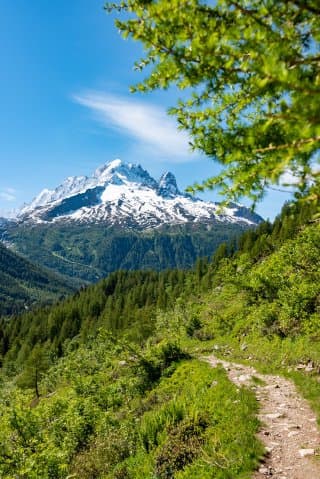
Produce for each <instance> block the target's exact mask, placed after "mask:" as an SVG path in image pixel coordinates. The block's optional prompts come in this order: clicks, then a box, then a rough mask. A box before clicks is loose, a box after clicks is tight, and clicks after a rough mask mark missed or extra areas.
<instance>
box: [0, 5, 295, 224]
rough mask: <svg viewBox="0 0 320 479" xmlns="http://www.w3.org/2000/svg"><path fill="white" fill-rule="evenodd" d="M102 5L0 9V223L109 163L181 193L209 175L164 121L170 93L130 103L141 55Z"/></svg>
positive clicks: (269, 207) (203, 161) (270, 200)
mask: <svg viewBox="0 0 320 479" xmlns="http://www.w3.org/2000/svg"><path fill="white" fill-rule="evenodd" d="M103 4H104V2H103V0H67V1H66V0H55V1H53V2H49V1H43V0H32V1H31V2H30V0H14V1H12V0H2V1H1V5H0V55H1V61H2V67H1V74H0V104H1V109H0V165H1V176H0V216H1V214H4V212H6V211H8V210H11V209H12V208H17V207H19V206H21V205H22V204H23V203H24V202H29V201H31V199H32V198H33V197H34V196H35V195H36V194H38V193H39V191H40V190H41V189H43V188H45V187H46V188H54V187H55V186H57V185H58V184H59V183H60V182H61V181H62V180H63V179H64V178H65V177H66V176H71V175H83V174H85V175H90V174H91V173H92V172H93V170H95V169H96V168H97V167H98V166H99V165H101V164H102V163H105V162H107V161H111V160H113V159H115V158H121V159H122V160H124V161H128V162H133V163H141V165H142V166H143V167H145V168H146V169H147V170H148V171H149V172H150V173H151V174H152V175H153V176H155V177H158V176H160V174H161V173H162V172H163V171H165V170H170V171H172V172H173V173H174V174H175V175H176V177H177V180H178V184H179V186H180V187H181V188H184V187H186V186H187V185H189V184H192V183H193V182H194V181H200V180H201V179H204V178H206V177H208V176H210V175H212V174H214V172H215V171H217V166H216V165H215V163H214V162H213V161H211V160H209V159H207V158H204V157H201V156H200V155H199V154H191V153H190V152H189V150H188V139H187V138H186V136H185V135H184V134H183V133H181V132H178V131H177V130H176V125H175V121H174V119H173V118H169V117H168V116H167V115H166V109H167V108H168V107H169V106H171V105H173V104H174V103H175V94H174V93H173V92H154V93H152V94H148V95H140V96H139V95H132V94H130V93H129V86H130V85H131V84H133V83H135V82H136V81H138V80H139V74H138V73H137V72H135V71H134V70H133V63H134V61H135V60H136V59H138V58H139V56H141V54H142V51H141V48H140V47H139V45H137V44H135V43H133V42H132V41H130V40H126V41H124V40H123V39H122V38H121V37H120V35H119V34H118V32H117V29H116V28H115V27H114V25H113V18H112V17H111V16H110V15H107V14H106V13H105V12H104V10H103ZM205 197H206V198H207V199H212V200H217V199H219V197H218V196H217V195H214V194H213V193H212V192H208V193H206V194H205ZM286 198H287V196H286V195H284V194H282V193H278V192H272V194H269V195H268V197H267V198H266V200H265V201H264V202H263V203H262V204H261V205H259V207H258V212H260V214H262V215H263V216H264V217H270V218H273V217H274V216H275V214H277V213H278V212H279V210H280V208H281V205H282V203H283V202H284V201H285V199H286Z"/></svg>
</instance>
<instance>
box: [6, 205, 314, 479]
mask: <svg viewBox="0 0 320 479" xmlns="http://www.w3.org/2000/svg"><path fill="white" fill-rule="evenodd" d="M316 209H317V205H314V206H311V205H310V204H304V203H301V204H300V203H298V204H293V205H286V206H285V207H284V208H283V212H282V214H281V216H279V217H278V218H277V219H276V220H275V222H274V224H273V225H271V224H269V223H262V224H260V225H259V226H258V228H257V229H256V230H248V231H246V232H245V233H244V234H243V235H242V236H241V237H240V239H239V240H238V249H237V250H236V251H234V250H232V248H231V249H228V248H227V246H226V245H221V246H220V247H219V248H218V249H217V250H216V253H215V254H214V255H213V257H212V259H211V260H210V261H207V260H199V261H198V262H197V264H196V267H195V268H194V269H191V270H181V269H176V270H167V271H164V272H156V271H118V272H114V273H111V274H110V275H109V276H108V277H107V278H106V279H104V280H102V281H100V282H98V283H97V284H95V285H91V286H89V287H87V288H85V289H83V290H82V291H79V292H78V293H76V294H75V295H73V296H71V297H69V298H67V299H66V300H64V301H60V302H59V303H58V304H57V305H55V306H49V307H46V308H40V309H38V310H37V311H33V312H28V313H25V314H23V315H19V316H16V317H14V318H12V320H11V321H9V322H8V321H7V320H2V321H1V323H0V331H1V337H0V347H1V353H2V357H3V362H2V369H1V375H2V396H1V400H0V410H1V414H2V419H1V426H2V427H1V433H0V444H1V448H2V451H4V452H3V453H2V454H0V473H1V475H2V477H4V478H8V479H9V478H10V477H11V476H12V474H13V471H14V472H15V473H17V472H18V474H25V475H26V477H28V478H31V479H35V478H38V477H55V478H58V479H60V478H61V479H65V478H66V477H69V476H70V475H71V476H73V477H75V478H77V477H79V479H80V478H81V479H83V478H84V479H89V478H92V477H96V478H101V479H102V478H103V479H106V478H108V479H109V478H110V479H119V478H126V479H127V478H128V479H145V478H149V477H150V478H151V477H157V478H159V479H164V478H168V477H170V478H174V479H175V478H179V479H180V478H185V479H186V478H188V479H191V478H195V477H199V471H200V475H201V477H202V478H205V479H209V478H213V477H219V478H221V479H229V478H230V477H232V478H236V477H238V478H239V479H240V478H242V477H259V478H260V477H261V478H262V477H269V476H268V475H270V474H269V472H270V471H277V470H280V466H281V464H280V462H279V461H278V462H277V460H276V462H270V461H269V459H268V457H270V456H268V452H267V451H266V449H265V446H264V445H263V442H261V432H260V436H259V435H257V434H258V432H259V431H261V427H262V424H261V422H260V420H261V418H262V420H263V414H269V415H270V418H271V417H272V418H273V417H274V422H276V421H277V418H278V416H279V414H278V409H277V407H278V406H279V405H278V406H277V405H276V404H275V402H272V401H270V402H269V403H268V411H267V412H265V411H264V410H262V411H261V410H260V408H261V407H263V404H262V403H261V398H260V396H259V391H261V393H262V392H263V391H265V390H264V389H263V388H264V386H265V384H264V381H266V380H267V379H265V378H264V376H263V375H262V374H266V373H267V374H274V375H275V374H276V375H280V376H285V377H286V378H288V379H291V381H293V382H295V384H296V387H297V390H298V391H299V395H301V396H302V397H304V398H305V399H306V400H308V401H309V402H310V405H311V406H312V408H313V410H314V413H315V414H316V415H317V417H318V418H319V417H320V416H319V415H320V406H319V400H318V398H319V395H320V389H319V388H320V386H319V381H318V370H319V366H320V349H319V346H318V335H319V328H318V324H319V301H318V299H319V293H320V291H319V285H320V278H319V271H320V267H319V240H320V237H319V234H320V229H319V224H318V221H315V220H314V219H313V218H314V214H315V211H316ZM283 272H285V274H283ZM212 354H214V355H215V356H216V357H218V359H217V360H215V361H216V362H215V363H214V364H213V363H212V366H214V367H212V366H210V365H209V364H205V363H204V361H203V358H204V357H208V356H209V357H211V356H212ZM211 362H213V359H211ZM219 363H221V364H224V365H227V366H225V367H226V368H227V371H225V370H224V368H222V367H221V365H220V364H219ZM231 363H237V364H238V366H237V368H235V366H234V365H232V366H230V364H231ZM228 364H229V366H228ZM241 364H242V366H241ZM307 364H312V367H311V368H310V367H309V369H307V366H306V365H307ZM301 365H302V366H303V367H302V366H301ZM253 367H254V368H255V370H256V371H253ZM233 368H235V369H237V371H238V372H237V375H238V376H239V374H240V376H241V375H242V376H245V375H247V371H249V370H250V374H251V378H252V380H250V381H249V382H248V381H247V380H248V378H247V379H246V381H242V379H240V378H239V381H240V382H238V383H236V384H233V380H234V379H233V377H230V374H231V375H232V374H233V373H232V371H233ZM228 369H229V370H228ZM230 371H231V372H230ZM239 371H240V372H239ZM241 371H242V372H241ZM242 376H241V377H242ZM246 377H247V376H246ZM278 381H279V384H280V388H282V381H284V380H282V379H280V378H279V379H278ZM286 387H289V386H286ZM281 391H282V389H280V390H279V391H278V390H277V391H276V392H275V394H278V395H280V394H281ZM257 394H258V397H256V395H257ZM292 394H293V393H292ZM295 394H296V393H295ZM279 397H280V396H279ZM259 398H260V401H259V400H258V399H259ZM297 401H298V402H299V401H302V399H301V398H300V396H299V397H298V396H297ZM301 404H302V403H301ZM301 407H303V406H301ZM259 414H260V416H259ZM261 414H262V416H261ZM310 414H311V413H310ZM279 417H280V416H279ZM281 417H282V416H281ZM310 417H311V416H310ZM259 418H260V419H259ZM296 420H297V421H298V419H296ZM299 420H300V419H299ZM285 421H289V419H287V417H286V415H284V416H283V422H285ZM263 422H264V420H263ZM280 422H281V421H280ZM279 424H280V423H279ZM310 424H311V422H310ZM270 427H271V426H270ZM262 431H263V429H262ZM303 431H304V429H303ZM303 431H302V432H301V431H300V430H299V431H298V432H299V434H297V435H295V436H292V440H291V442H292V447H294V448H296V449H295V450H297V451H298V453H299V451H300V450H305V449H306V448H308V444H312V451H313V452H312V454H311V452H309V453H308V454H309V457H306V458H304V459H303V458H301V459H299V465H300V466H302V465H304V466H303V467H304V469H303V468H302V470H310V471H311V470H312V471H318V469H317V468H318V466H317V461H318V457H317V455H318V449H317V447H316V446H315V445H314V443H313V442H312V441H311V442H310V441H309V442H306V439H305V438H306V436H303V437H304V439H303V438H302V435H301V434H302V433H303V434H307V433H304V432H303ZM310 431H311V430H310ZM310 431H309V432H308V434H310ZM308 437H309V436H308ZM290 444H291V443H290ZM293 444H294V446H293ZM268 447H269V446H268ZM310 448H311V446H310ZM310 448H309V449H310ZM309 449H308V450H309ZM310 450H311V449H310ZM275 451H277V449H275ZM269 454H270V453H269ZM277 457H278V456H277ZM278 459H279V458H278ZM268 461H269V462H268ZM310 461H311V462H310ZM308 464H309V465H308ZM284 466H285V467H291V463H285V464H284ZM300 466H299V467H300ZM306 467H309V469H305V468H306ZM255 471H258V472H256V473H255ZM288 471H289V469H288ZM254 474H256V476H254ZM272 474H273V472H272ZM273 475H274V474H273ZM282 475H283V471H282ZM288 477H290V475H288ZM297 477H299V476H297Z"/></svg>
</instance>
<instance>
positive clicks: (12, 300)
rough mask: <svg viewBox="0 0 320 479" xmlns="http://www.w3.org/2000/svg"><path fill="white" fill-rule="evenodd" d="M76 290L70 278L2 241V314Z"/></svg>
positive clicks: (0, 267)
mask: <svg viewBox="0 0 320 479" xmlns="http://www.w3.org/2000/svg"><path fill="white" fill-rule="evenodd" d="M74 290H75V288H73V287H72V286H71V283H69V282H67V280H65V279H63V278H61V277H59V276H57V275H55V274H53V273H51V272H49V271H47V270H44V269H42V268H41V267H40V266H37V265H36V264H33V263H31V262H30V261H27V260H26V259H24V258H22V257H21V256H19V255H17V254H15V253H14V252H12V251H10V250H9V249H8V248H6V247H5V246H3V245H2V244H1V243H0V315H10V314H14V313H18V312H21V311H23V310H25V309H29V308H30V307H32V306H34V305H35V304H37V305H40V304H44V303H50V302H51V303H52V302H53V301H57V300H58V299H59V298H62V297H65V296H66V295H67V294H70V293H72V292H73V291H74Z"/></svg>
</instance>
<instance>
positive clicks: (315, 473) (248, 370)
mask: <svg viewBox="0 0 320 479" xmlns="http://www.w3.org/2000/svg"><path fill="white" fill-rule="evenodd" d="M203 359H205V360H206V361H207V362H209V364H211V366H213V367H216V366H218V365H222V366H223V367H224V368H225V369H226V371H227V374H228V376H229V379H230V380H231V381H232V382H233V383H235V384H236V385H237V386H239V387H241V386H247V387H250V388H251V389H252V390H253V391H254V392H255V394H256V398H257V400H258V401H259V403H260V411H259V415H258V418H259V420H260V422H261V428H260V431H259V433H258V438H259V439H260V441H261V442H262V443H263V444H264V446H265V448H266V455H265V457H264V460H263V463H262V464H261V465H260V467H259V470H258V471H257V472H255V473H254V474H253V476H252V479H267V478H272V479H320V458H319V457H317V454H319V448H320V433H319V430H318V427H317V420H316V416H315V414H314V412H313V411H312V410H311V408H310V406H309V404H308V403H307V401H306V400H304V399H303V398H302V397H301V396H300V395H299V394H298V392H297V390H296V387H295V385H294V384H293V383H292V382H291V381H289V380H287V379H285V378H282V377H280V376H272V375H269V374H260V373H258V372H257V371H256V370H255V369H254V368H253V367H251V366H246V365H242V364H235V363H232V362H229V361H224V360H222V359H218V358H216V357H215V356H212V355H211V356H209V357H206V358H203ZM255 378H258V381H257V379H255ZM259 380H260V381H259ZM260 383H261V384H260Z"/></svg>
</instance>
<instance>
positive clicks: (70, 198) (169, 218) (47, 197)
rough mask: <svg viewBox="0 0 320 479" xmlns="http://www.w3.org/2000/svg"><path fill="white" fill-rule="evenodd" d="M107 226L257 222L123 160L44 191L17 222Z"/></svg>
mask: <svg viewBox="0 0 320 479" xmlns="http://www.w3.org/2000/svg"><path fill="white" fill-rule="evenodd" d="M21 220H22V221H31V222H40V223H41V222H45V223H49V222H56V221H63V222H66V223H68V222H77V223H104V224H105V225H109V226H112V225H117V226H120V227H125V228H127V227H130V228H131V227H132V228H152V227H157V226H160V225H163V224H181V223H195V222H200V223H201V222H202V223H207V224H211V223H212V224H214V223H215V222H227V223H228V222H229V223H239V224H246V225H248V224H255V223H258V222H259V218H257V217H254V216H253V215H252V214H251V213H250V212H248V211H247V210H246V209H241V211H240V210H239V208H238V207H237V206H232V208H229V209H228V211H226V213H225V214H223V215H221V214H220V213H219V210H218V205H216V204H214V203H212V202H205V201H202V200H200V199H198V198H194V197H190V196H189V195H186V194H184V193H182V192H180V191H179V189H178V186H177V181H176V178H175V176H174V175H173V173H171V172H170V171H167V172H165V173H164V174H163V175H162V176H161V178H160V180H159V181H158V182H157V181H156V180H155V179H154V178H152V177H151V176H150V175H149V173H148V172H147V171H146V170H144V169H143V168H142V166H141V165H139V164H134V163H126V162H123V161H121V160H120V159H116V160H113V161H111V162H109V163H105V164H104V165H102V166H100V167H99V168H97V169H96V170H95V172H94V173H93V175H92V176H90V177H87V176H72V177H68V178H67V179H66V180H64V181H63V182H62V183H61V185H59V186H58V187H57V188H55V189H54V190H43V191H42V192H41V193H40V195H38V197H37V198H35V199H34V200H33V202H32V203H31V204H30V205H26V206H25V207H24V208H22V210H20V214H19V221H21Z"/></svg>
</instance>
